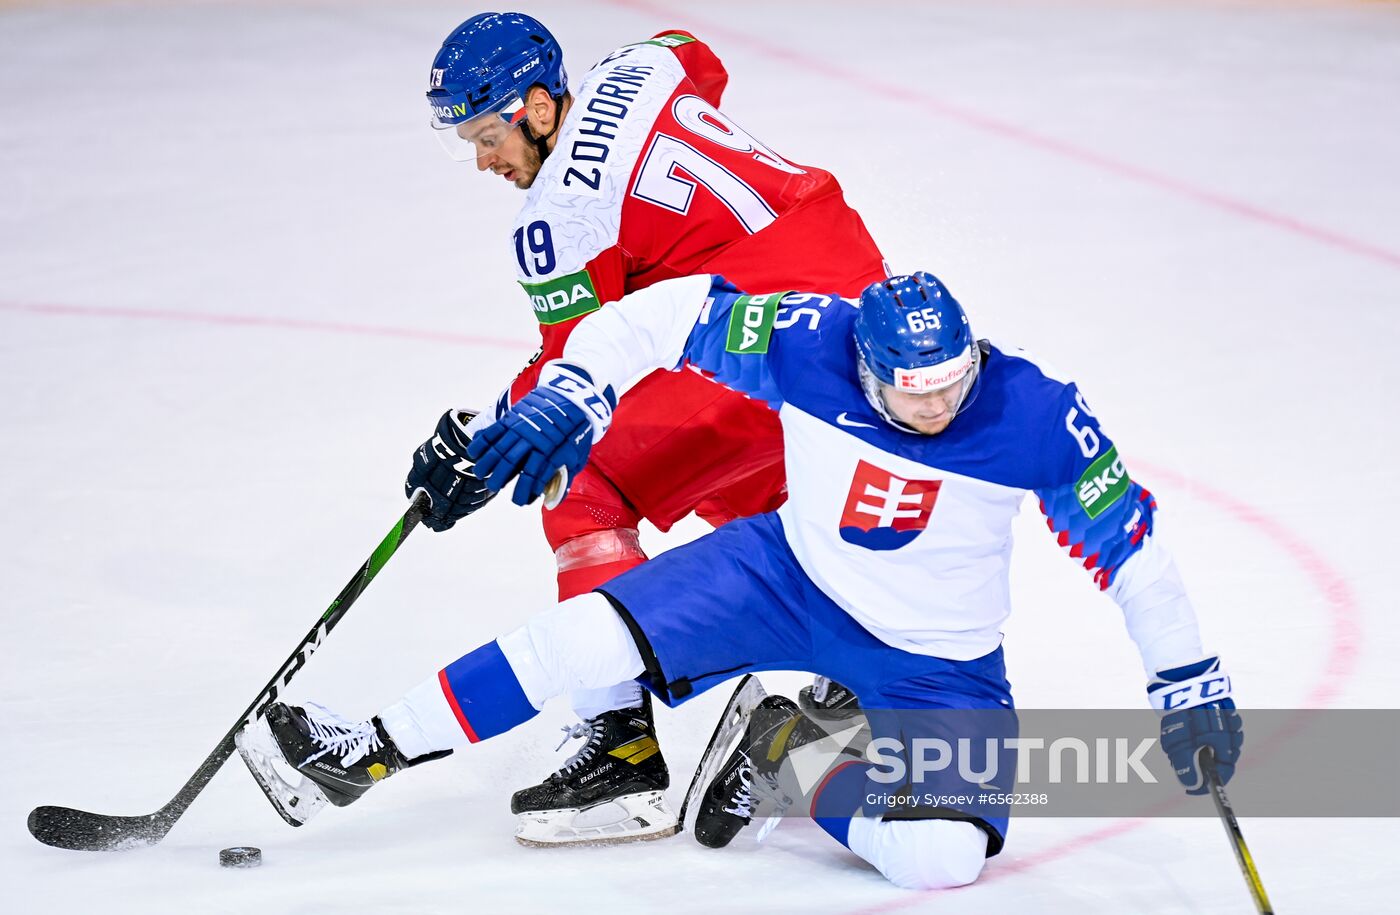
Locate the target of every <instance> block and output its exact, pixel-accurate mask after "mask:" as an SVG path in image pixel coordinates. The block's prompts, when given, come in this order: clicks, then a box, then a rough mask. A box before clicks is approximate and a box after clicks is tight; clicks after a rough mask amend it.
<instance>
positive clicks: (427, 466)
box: [406, 13, 887, 844]
mask: <svg viewBox="0 0 1400 915" xmlns="http://www.w3.org/2000/svg"><path fill="white" fill-rule="evenodd" d="M727 81H728V74H727V73H726V72H725V70H724V67H723V65H722V64H721V63H720V61H719V59H718V58H717V57H716V56H715V54H714V52H712V51H711V50H710V48H709V47H708V46H707V45H705V44H704V43H703V42H702V41H700V40H698V39H697V38H695V36H693V35H690V34H689V33H686V32H682V31H666V32H661V33H659V34H657V35H656V36H654V37H653V38H651V39H649V40H646V41H642V42H639V43H637V44H631V45H626V46H624V47H621V48H618V49H617V50H615V51H613V52H612V53H611V54H609V55H608V56H607V57H605V58H604V59H603V60H602V61H601V62H600V63H599V64H597V65H596V66H595V67H594V68H593V69H592V70H590V71H589V72H588V73H587V74H586V75H585V77H584V79H583V81H582V83H581V85H580V86H579V87H578V92H577V94H576V95H575V94H572V93H571V92H570V91H569V86H568V77H567V75H566V73H565V71H564V66H563V52H562V50H561V49H560V47H559V45H558V43H557V42H556V41H555V40H554V38H553V36H551V35H550V34H549V32H548V31H547V30H545V28H544V27H543V26H542V25H541V24H540V23H539V22H537V21H536V20H534V19H532V18H531V17H529V16H525V15H523V14H519V13H483V14H481V15H478V16H475V17H473V18H472V19H469V20H467V21H466V22H465V23H463V24H462V25H461V26H460V27H458V29H457V30H456V31H454V32H453V33H452V34H451V35H450V36H449V37H448V38H447V40H446V42H445V43H444V44H443V46H442V49H441V50H440V51H439V53H438V55H437V57H436V59H435V60H434V62H433V66H432V70H431V74H430V84H431V85H430V90H429V92H428V101H429V103H430V105H431V107H432V126H433V127H434V128H435V131H436V133H437V135H438V136H439V138H440V139H441V140H442V141H443V143H444V145H445V146H446V147H447V148H448V150H449V152H451V153H452V154H453V157H454V158H457V159H459V160H462V161H468V162H471V161H474V162H475V163H476V166H477V168H478V170H481V171H490V172H491V173H493V174H495V175H499V176H501V177H502V178H504V179H505V180H507V181H510V182H511V183H513V184H514V185H515V186H516V187H518V188H521V189H522V190H525V191H526V198H525V203H524V206H523V207H522V208H521V210H520V213H519V215H518V216H517V217H516V220H515V225H514V226H513V227H512V233H511V243H512V247H513V251H514V254H515V258H514V259H515V263H516V270H517V277H518V279H519V282H520V284H521V286H522V287H523V288H524V291H525V294H526V296H527V298H528V300H529V301H530V303H531V305H532V307H533V310H534V313H535V316H536V317H537V318H538V320H539V322H540V334H541V340H542V347H541V353H540V354H538V355H537V357H536V359H535V360H532V361H531V363H530V364H529V365H528V366H526V368H525V369H524V370H523V371H522V372H521V373H520V375H519V376H518V377H517V378H516V379H515V381H514V382H513V383H512V384H511V385H510V386H509V387H508V388H507V389H506V390H505V391H504V392H503V393H502V395H501V397H500V398H499V400H498V402H497V404H496V409H495V410H488V411H485V412H483V413H482V414H480V416H478V417H477V418H476V419H475V420H471V418H470V417H471V414H469V413H463V412H461V411H449V412H448V413H447V414H445V415H444V416H443V418H442V420H441V421H440V422H439V424H438V428H437V431H436V434H435V435H434V436H433V438H432V439H430V440H429V441H428V442H425V443H424V445H423V446H422V447H421V448H419V450H418V452H417V453H416V455H415V459H414V466H413V469H412V470H411V471H410V474H409V477H408V481H407V484H406V490H407V491H408V492H409V494H410V495H412V494H413V493H415V492H417V491H419V490H423V491H425V492H427V494H428V495H429V496H430V497H431V498H432V506H431V508H430V510H429V514H428V515H427V516H426V517H425V519H424V523H425V524H427V525H428V526H429V527H431V528H433V529H435V530H445V529H446V528H448V527H451V526H452V524H453V523H454V522H455V521H456V520H458V519H459V518H461V517H464V516H466V515H467V514H470V513H471V512H472V511H474V510H476V509H477V508H479V507H480V506H481V505H483V504H485V502H486V501H487V499H488V498H489V495H490V494H489V493H488V492H487V491H486V489H485V487H484V486H483V485H482V484H481V482H480V481H479V480H478V479H476V477H474V476H472V475H471V473H470V469H469V468H470V463H469V462H468V461H467V460H466V458H465V454H466V447H467V444H468V442H469V441H470V438H471V436H472V435H473V434H474V433H475V432H476V431H477V430H478V429H480V428H483V427H485V426H487V425H490V424H491V423H492V422H494V420H495V419H496V417H497V416H498V415H500V414H501V413H502V412H503V411H504V410H505V409H506V408H507V407H508V406H509V405H510V404H511V403H513V402H514V401H515V400H517V399H519V398H520V397H522V396H524V394H526V393H527V392H529V391H530V390H531V389H532V388H533V387H534V386H535V384H536V382H537V380H538V374H539V366H541V365H543V364H544V363H545V362H547V361H549V360H550V359H554V358H557V357H558V356H559V354H560V353H561V352H562V351H563V346H564V342H565V340H566V339H567V338H568V336H569V333H570V331H571V330H572V329H573V327H574V326H575V325H576V324H577V323H578V322H579V320H580V319H581V318H582V317H584V316H585V315H587V314H589V313H590V312H593V311H596V310H597V309H599V308H601V307H605V306H606V305H607V303H610V302H613V301H616V300H618V299H620V298H621V297H622V296H623V295H624V294H626V293H628V292H632V291H634V290H637V289H640V288H643V287H646V286H649V285H651V284H653V283H656V282H658V281H660V280H665V279H669V278H672V277H678V276H685V275H689V274H695V273H716V274H722V275H724V276H726V277H728V278H729V279H731V280H732V281H734V282H735V283H738V284H739V285H740V286H742V287H744V288H764V289H808V288H811V289H832V290H836V291H838V292H841V293H845V294H848V295H855V294H856V293H858V292H859V291H860V290H861V289H862V288H864V287H865V286H866V285H868V284H869V283H871V282H872V281H874V280H877V279H880V278H882V277H883V276H885V275H886V273H887V270H886V269H885V266H884V262H883V259H882V257H881V254H880V251H879V249H878V248H877V247H876V245H875V242H874V241H873V240H872V239H871V237H870V235H869V233H868V232H867V231H866V228H865V226H864V224H863V223H862V221H861V219H860V216H859V215H858V214H857V213H856V212H855V211H854V210H852V209H851V208H850V207H849V206H848V205H847V204H846V202H845V199H844V197H843V195H842V192H841V187H840V185H839V184H838V183H837V182H836V179H835V178H833V177H832V176H831V175H830V174H829V173H827V172H825V171H822V170H821V169H817V168H813V167H811V166H807V165H799V164H796V163H793V162H791V161H789V160H787V159H785V158H784V157H783V156H781V155H779V154H778V153H776V152H774V151H773V150H772V149H770V148H769V147H767V146H766V145H764V144H763V143H761V142H760V141H759V140H757V139H755V138H754V137H753V136H751V135H750V134H749V133H747V132H746V131H745V130H744V129H743V128H741V127H740V126H739V125H738V124H736V123H735V122H734V121H733V120H732V119H731V118H729V117H728V116H727V115H725V114H723V113H722V112H720V111H719V109H718V107H717V106H718V105H719V102H720V96H721V94H722V93H723V91H724V88H725V85H726V83H727ZM759 317H761V314H759ZM793 318H794V319H795V320H801V319H802V316H801V315H800V314H794V315H793ZM739 332H740V333H742V332H743V329H742V328H741V329H740V331H739ZM743 342H744V341H742V340H740V341H737V343H738V344H739V345H742V343H743ZM571 484H572V485H571V487H570V488H569V496H568V498H567V499H566V500H564V501H563V502H562V503H560V504H559V505H558V506H557V507H556V508H554V509H553V510H552V511H546V512H544V514H543V520H544V531H545V536H546V538H547V540H548V541H549V545H550V547H551V548H552V549H553V550H554V552H555V557H556V560H557V563H558V581H559V597H560V599H561V600H562V599H566V598H569V597H573V596H575V595H578V594H582V593H586V592H588V591H590V590H592V589H593V588H595V587H597V586H598V585H601V584H603V583H604V582H606V581H608V580H610V579H611V578H613V577H614V576H615V575H617V574H619V573H621V572H623V571H626V570H627V569H629V568H632V567H633V566H635V565H638V564H639V563H641V562H644V561H645V560H646V556H645V554H644V553H643V552H642V549H641V547H640V545H639V542H638V533H637V527H638V524H639V522H640V521H641V519H643V518H645V519H646V520H648V521H650V522H651V523H652V524H653V525H655V526H656V527H657V528H658V529H660V530H662V531H665V530H667V529H669V528H670V527H671V525H672V524H674V523H675V522H676V521H677V520H679V519H681V518H683V517H685V516H686V515H688V514H690V513H692V512H694V513H695V514H697V515H699V516H700V517H702V518H704V519H705V520H706V521H708V522H709V523H711V524H713V525H716V526H718V525H720V524H723V523H725V522H727V521H730V520H732V519H734V518H736V517H741V516H748V515H753V514H757V513H760V512H764V511H770V510H772V509H774V508H776V507H777V506H778V505H779V504H781V502H782V501H783V499H784V498H785V496H786V489H785V482H784V474H783V464H782V438H781V430H780V427H779V425H778V423H777V421H776V419H774V417H773V414H772V413H771V411H769V410H767V409H766V408H765V407H763V406H762V405H760V404H756V403H754V402H752V401H750V400H748V399H746V398H745V397H743V396H742V395H739V394H736V393H734V392H732V391H730V390H727V389H725V388H723V387H721V386H719V385H715V384H710V383H708V382H706V381H705V380H704V379H702V378H701V377H699V376H697V375H692V374H687V373H680V374H675V373H668V372H657V373H654V374H652V375H649V376H646V377H645V378H644V379H642V380H641V381H640V382H639V383H638V384H637V385H636V387H635V388H633V390H632V393H631V394H630V395H629V396H628V397H627V398H626V399H625V400H624V401H623V403H622V406H621V407H620V408H619V409H618V411H617V415H616V417H615V420H614V423H613V426H612V431H611V433H610V434H609V435H608V437H607V439H606V440H605V441H602V442H600V443H599V445H598V447H597V448H594V449H593V451H592V456H591V459H590V463H589V464H588V466H587V467H586V468H584V470H583V471H582V472H581V473H580V474H579V476H578V477H577V478H576V479H574V480H572V481H571ZM831 694H832V695H844V696H847V697H849V692H847V691H844V690H833V691H832V693H831ZM820 695H821V690H820V689H819V691H818V697H819V698H820ZM573 701H574V708H575V711H576V712H577V713H578V714H579V717H580V718H581V719H583V722H584V723H583V724H581V725H578V726H575V727H573V728H571V729H567V730H569V732H570V734H571V736H574V737H583V738H586V743H585V745H584V747H583V749H582V750H581V751H580V752H579V753H578V754H576V755H575V756H574V757H573V758H572V759H571V760H570V761H569V763H568V764H567V765H565V766H564V767H563V768H562V769H560V770H559V771H558V772H556V773H554V774H553V775H551V776H550V777H549V778H548V779H546V780H545V781H544V782H543V783H541V784H539V785H536V786H534V787H531V788H527V789H524V790H522V791H519V792H517V793H516V794H515V796H514V797H513V798H512V801H511V807H512V810H513V811H514V812H515V813H517V814H520V815H521V822H520V828H519V831H518V832H517V837H518V838H519V839H520V840H521V841H523V842H527V843H532V842H540V843H549V844H554V843H566V842H577V841H588V840H590V839H595V838H600V837H604V838H608V839H611V840H614V841H615V840H617V839H619V838H652V837H656V836H661V835H669V834H670V833H671V832H673V831H674V830H675V816H674V814H672V813H671V811H670V809H669V808H668V807H667V806H666V803H665V800H664V795H663V792H664V790H665V788H666V787H667V785H668V784H669V776H668V773H667V769H666V765H665V762H664V760H663V758H662V756H661V753H660V751H659V748H658V746H657V743H656V738H655V734H654V728H653V725H652V720H651V710H650V704H649V702H647V701H646V700H645V699H644V697H643V693H642V690H641V688H640V686H639V685H638V684H636V683H635V682H631V681H629V682H627V683H624V684H620V685H618V686H616V687H613V688H610V689H604V690H587V691H579V692H576V693H575V694H574V695H573ZM580 811H587V812H588V813H587V814H586V816H583V817H580V816H579V813H580ZM585 821H586V822H587V823H590V824H593V825H591V826H583V825H581V824H582V823H584V822H585ZM603 821H607V823H606V828H603V827H599V826H598V825H597V824H599V823H602V822H603Z"/></svg>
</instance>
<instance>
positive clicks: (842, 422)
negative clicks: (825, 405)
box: [836, 411, 879, 429]
mask: <svg viewBox="0 0 1400 915" xmlns="http://www.w3.org/2000/svg"><path fill="white" fill-rule="evenodd" d="M836 425H838V426H853V427H859V428H861V429H876V428H879V427H878V426H872V425H870V423H858V422H856V421H855V420H853V419H851V418H850V417H848V416H847V415H846V414H845V411H842V412H841V414H840V415H838V416H837V417H836Z"/></svg>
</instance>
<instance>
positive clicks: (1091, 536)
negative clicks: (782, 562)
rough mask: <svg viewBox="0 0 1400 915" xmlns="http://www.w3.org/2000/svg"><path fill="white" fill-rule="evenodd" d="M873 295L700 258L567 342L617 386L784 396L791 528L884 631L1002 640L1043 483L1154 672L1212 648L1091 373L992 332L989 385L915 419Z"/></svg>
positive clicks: (984, 352)
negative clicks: (881, 372)
mask: <svg viewBox="0 0 1400 915" xmlns="http://www.w3.org/2000/svg"><path fill="white" fill-rule="evenodd" d="M857 311H858V308H857V307H856V306H855V305H854V304H853V303H851V302H849V301H846V300H844V299H841V298H838V297H834V296H826V295H816V294H810V293H786V294H782V293H775V294H768V295H744V294H742V293H741V292H740V291H738V290H736V289H734V288H733V287H732V286H730V285H728V284H727V283H725V282H724V281H723V280H722V279H721V278H718V277H709V276H701V277H685V278H682V279H678V280H671V281H668V282H664V283H659V284H657V285H656V286H653V287H651V288H650V289H646V290H641V291H639V292H637V293H633V294H632V295H630V296H628V297H627V298H625V299H623V300H622V302H620V303H619V305H618V307H617V308H615V309H605V310H604V311H602V312H599V313H598V314H596V315H592V316H590V317H589V318H588V319H587V320H585V321H584V322H583V323H582V324H580V325H579V327H578V328H577V329H576V330H575V332H574V334H573V336H572V337H571V339H570V341H569V344H568V346H567V347H566V348H565V350H564V359H565V361H568V362H573V363H576V364H579V365H582V366H584V367H585V368H586V369H587V370H588V371H589V372H590V373H591V374H592V375H593V378H594V379H595V381H597V382H598V383H599V384H609V383H610V384H614V385H615V386H617V387H618V389H619V390H621V387H622V385H623V384H624V383H625V382H626V381H628V380H629V379H631V378H633V377H635V376H636V375H638V374H640V373H642V372H644V371H646V370H648V369H650V368H654V367H657V366H664V367H669V368H688V369H690V370H695V371H700V372H702V373H704V374H705V375H707V376H709V377H711V378H713V379H714V380H715V381H716V382H718V383H720V384H724V385H728V386H729V387H732V388H734V389H736V390H740V391H743V392H745V393H746V394H748V395H749V396H751V397H754V398H756V399H761V400H763V401H766V402H767V403H768V404H769V405H770V406H772V407H773V408H774V409H777V410H778V412H779V417H780V418H781V421H782V425H783V434H784V437H785V455H786V461H787V475H788V490H789V495H788V501H787V503H786V504H785V505H783V507H782V508H780V509H779V510H778V515H779V517H780V518H781V520H782V523H783V529H784V532H785V534H786V537H787V542H788V545H789V546H790V547H791V549H792V552H793V554H794V555H795V556H796V558H797V560H798V562H799V563H800V564H801V566H802V568H803V570H804V571H805V572H806V573H807V575H808V576H809V577H810V578H811V579H812V581H813V582H814V583H816V585H817V586H818V587H819V588H821V590H822V591H823V592H825V593H826V594H827V595H828V596H829V597H831V599H832V600H833V601H835V602H836V603H837V604H838V605H840V606H841V607H842V608H843V609H844V610H846V612H847V613H849V614H850V615H851V616H852V617H853V618H854V619H856V620H857V621H858V622H859V623H860V624H861V625H862V626H864V627H865V628H866V629H867V630H868V631H870V632H871V633H872V634H873V635H875V636H876V637H877V638H879V639H881V640H882V641H884V642H885V643H886V644H889V645H892V646H895V647H897V648H901V649H904V650H906V651H911V652H917V653H920V654H929V655H936V656H938V657H942V658H949V659H953V660H970V659H973V658H977V657H981V656H982V655H985V654H987V653H988V652H990V651H993V650H994V649H996V647H997V646H998V645H999V644H1000V642H1001V628H1002V624H1003V622H1004V621H1005V620H1006V617H1007V616H1008V614H1009V613H1010V612H1011V605H1010V589H1009V580H1008V570H1009V566H1010V557H1011V546H1012V536H1011V525H1012V522H1013V520H1014V519H1015V517H1016V515H1017V514H1018V513H1019V510H1020V506H1021V504H1022V501H1023V500H1024V498H1025V497H1026V495H1027V494H1029V493H1034V494H1035V495H1036V496H1037V497H1038V498H1039V500H1040V507H1041V509H1042V511H1043V512H1044V513H1045V516H1046V521H1047V523H1048V526H1049V528H1050V530H1051V532H1052V535H1053V536H1055V537H1057V538H1058V540H1059V542H1060V544H1061V546H1063V547H1065V548H1066V549H1067V550H1068V551H1069V555H1070V557H1071V558H1073V559H1074V560H1075V561H1077V562H1079V563H1080V564H1082V565H1083V566H1084V568H1085V569H1086V570H1088V571H1089V572H1090V573H1091V574H1092V576H1093V580H1094V581H1095V582H1096V583H1097V584H1098V585H1099V587H1100V588H1102V589H1104V590H1106V591H1107V592H1108V593H1109V594H1110V595H1111V596H1112V597H1113V598H1114V599H1115V600H1116V601H1117V602H1118V603H1119V605H1120V606H1121V607H1122V608H1123V610H1124V613H1125V616H1126V618H1127V623H1128V630H1129V634H1130V635H1132V637H1133V638H1134V640H1135V641H1136V642H1137V644H1138V647H1139V650H1140V651H1141V653H1142V655H1143V660H1144V666H1145V667H1146V669H1147V671H1148V672H1149V673H1152V672H1153V671H1155V670H1157V669H1162V668H1166V667H1171V666H1176V665H1179V664H1183V663H1187V662H1190V661H1194V660H1196V659H1198V658H1200V657H1201V656H1202V655H1203V654H1204V652H1203V651H1202V649H1201V646H1200V637H1199V633H1198V631H1197V627H1196V621H1195V614H1194V611H1193V610H1192V608H1191V604H1190V602H1189V600H1188V599H1187V597H1186V594H1185V591H1184V589H1183V588H1182V586H1181V583H1180V579H1179V578H1178V576H1177V575H1176V572H1175V568H1174V565H1173V563H1172V561H1171V557H1170V555H1169V554H1168V553H1167V552H1166V550H1165V549H1164V548H1162V547H1161V546H1160V545H1159V544H1157V543H1156V542H1155V541H1154V540H1153V538H1152V536H1151V534H1152V525H1153V513H1154V510H1155V507H1156V503H1155V500H1154V499H1153V497H1152V495H1151V493H1149V492H1148V491H1147V490H1146V489H1144V488H1143V487H1142V486H1140V485H1139V484H1138V483H1136V482H1134V481H1133V480H1132V479H1131V477H1130V476H1129V475H1128V473H1127V470H1126V469H1125V468H1124V466H1123V461H1122V459H1121V458H1120V457H1119V456H1118V449H1117V447H1116V446H1115V445H1114V444H1113V442H1112V441H1111V440H1110V439H1109V437H1108V435H1107V433H1105V432H1104V430H1103V429H1102V428H1101V427H1100V426H1099V423H1098V420H1097V419H1096V418H1095V417H1094V415H1093V413H1092V412H1091V411H1090V409H1089V407H1088V405H1087V403H1086V402H1085V400H1084V397H1083V395H1082V394H1080V392H1079V390H1078V388H1077V387H1076V386H1075V385H1074V384H1073V383H1072V382H1066V381H1062V380H1057V379H1055V378H1053V377H1051V376H1050V375H1048V374H1047V373H1046V372H1045V371H1043V370H1042V369H1041V367H1040V366H1039V365H1037V364H1036V363H1035V362H1034V361H1032V360H1031V359H1030V358H1029V357H1028V356H1027V355H1026V354H1025V353H1024V352H1023V351H1020V350H1016V349H1002V348H999V347H997V346H994V345H992V344H990V343H988V342H986V341H982V342H981V344H980V352H981V368H980V372H979V376H978V379H977V382H976V385H975V386H974V388H973V392H972V394H971V395H970V397H969V400H968V402H967V403H966V404H965V405H964V407H963V410H962V412H960V413H959V415H958V416H957V417H956V418H955V419H954V420H953V422H952V423H951V424H950V425H949V426H948V428H947V429H945V430H944V431H943V432H941V433H939V434H938V435H931V436H929V435H918V434H914V433H911V432H906V431H903V430H900V429H898V428H896V427H894V426H892V425H891V424H889V423H888V422H887V421H885V420H884V419H883V418H882V417H881V416H880V415H879V413H877V412H876V411H875V409H874V408H873V407H872V406H871V405H870V403H869V402H868V401H867V399H866V397H865V394H864V391H863V390H862V388H861V386H860V381H859V377H858V372H857V366H856V360H857V356H856V350H855V345H854V341H853V336H852V333H853V330H852V324H853V321H854V318H855V315H856V314H857Z"/></svg>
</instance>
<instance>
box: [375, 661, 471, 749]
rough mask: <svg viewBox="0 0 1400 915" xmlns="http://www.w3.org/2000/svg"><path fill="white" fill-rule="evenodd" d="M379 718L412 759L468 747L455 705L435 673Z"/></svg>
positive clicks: (380, 714) (398, 744)
mask: <svg viewBox="0 0 1400 915" xmlns="http://www.w3.org/2000/svg"><path fill="white" fill-rule="evenodd" d="M379 720H380V722H381V723H382V724H383V725H384V730H385V731H386V732H388V734H389V738H390V739H391V740H393V741H394V743H395V745H397V746H398V748H399V752H400V753H402V754H403V755H404V756H406V757H408V758H409V759H413V758H415V757H418V756H422V755H423V754H424V753H432V752H433V751H435V750H449V749H456V748H457V747H464V746H466V745H467V744H468V743H469V741H468V740H467V735H466V733H465V732H464V731H463V730H462V726H461V725H460V724H458V723H457V716H456V714H455V713H454V712H453V711H452V706H451V705H449V704H448V702H447V696H445V695H443V692H442V683H441V682H440V681H439V680H438V675H437V674H433V675H432V676H431V677H429V678H428V679H426V680H424V681H423V682H422V683H419V684H418V685H417V686H415V687H413V689H411V690H409V691H408V693H407V694H406V695H404V697H403V698H402V699H400V700H399V701H398V702H395V703H394V704H393V705H391V706H389V707H388V708H386V709H384V711H382V712H380V713H379Z"/></svg>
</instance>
